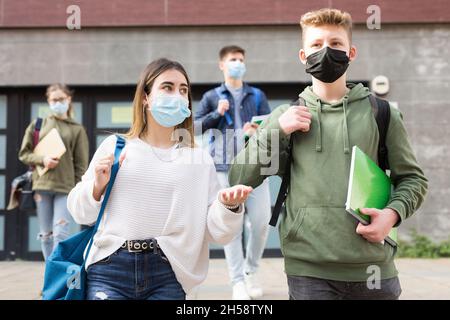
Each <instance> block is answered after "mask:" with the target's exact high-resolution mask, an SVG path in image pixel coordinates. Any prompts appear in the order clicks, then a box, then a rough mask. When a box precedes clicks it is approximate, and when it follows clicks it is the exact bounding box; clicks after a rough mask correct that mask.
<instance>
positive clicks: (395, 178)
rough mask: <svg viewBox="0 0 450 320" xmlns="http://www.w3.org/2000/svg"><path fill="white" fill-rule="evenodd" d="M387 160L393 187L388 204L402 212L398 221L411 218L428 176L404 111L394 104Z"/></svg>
mask: <svg viewBox="0 0 450 320" xmlns="http://www.w3.org/2000/svg"><path fill="white" fill-rule="evenodd" d="M386 146H387V148H388V160H389V167H390V170H391V179H392V182H393V184H394V191H393V193H392V195H391V199H390V201H389V203H388V205H387V207H388V208H391V209H394V210H395V211H397V213H398V214H399V216H400V220H399V221H398V223H397V225H396V226H398V225H400V224H401V222H402V221H403V220H405V219H407V218H409V217H410V216H411V215H412V214H413V213H414V212H415V211H416V210H417V209H418V208H419V207H420V206H421V205H422V203H423V201H424V199H425V195H426V193H427V189H428V180H427V179H426V178H425V175H424V173H423V171H422V169H421V168H420V166H419V164H418V163H417V160H416V157H415V155H414V151H413V149H412V147H411V144H410V141H409V138H408V135H407V132H406V128H405V125H404V123H403V117H402V115H401V113H400V112H399V111H398V110H397V109H394V108H391V121H390V123H389V128H388V132H387V137H386Z"/></svg>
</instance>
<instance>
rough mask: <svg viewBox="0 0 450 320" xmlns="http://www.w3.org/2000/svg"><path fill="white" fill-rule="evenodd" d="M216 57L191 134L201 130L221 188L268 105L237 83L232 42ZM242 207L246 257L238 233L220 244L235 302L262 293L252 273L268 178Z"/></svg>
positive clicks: (239, 61) (261, 242)
mask: <svg viewBox="0 0 450 320" xmlns="http://www.w3.org/2000/svg"><path fill="white" fill-rule="evenodd" d="M219 58H220V61H219V68H220V70H221V71H222V72H223V76H224V79H225V81H224V83H222V84H221V85H220V86H218V87H216V88H214V89H211V90H209V91H207V92H206V93H205V94H204V95H203V98H202V99H201V101H200V103H199V105H198V107H197V110H196V113H195V118H194V119H195V121H196V122H195V126H196V132H201V133H203V134H204V133H206V135H207V136H208V138H209V151H210V154H211V156H212V157H213V159H214V162H215V165H216V170H217V174H218V178H219V181H220V183H221V185H222V187H229V184H228V170H229V168H230V163H231V161H232V160H233V158H234V156H235V155H236V154H237V153H238V152H239V151H240V150H242V149H243V148H244V145H245V141H246V138H247V137H250V136H251V135H252V134H253V133H254V132H255V131H256V129H257V128H258V125H257V124H256V123H252V117H254V116H261V115H266V114H269V113H270V107H269V104H268V102H267V98H266V96H265V94H264V92H262V91H261V90H260V89H258V88H255V87H252V86H250V85H248V84H247V83H245V82H244V81H243V76H244V74H245V71H246V67H245V63H244V60H245V50H244V49H242V48H241V47H239V46H235V45H231V46H226V47H223V48H222V49H221V50H220V52H219ZM245 209H246V213H247V218H248V222H249V226H250V227H249V236H248V239H249V240H248V243H247V248H246V258H245V259H244V254H243V248H242V232H241V233H239V234H238V235H237V236H236V237H235V238H234V239H233V240H232V241H231V243H230V244H228V245H226V246H225V247H224V250H225V256H226V260H227V264H228V269H229V274H230V278H231V283H232V286H233V296H232V297H233V299H237V300H249V299H250V298H257V297H260V296H262V294H263V291H262V288H261V287H260V285H259V284H258V283H257V280H256V277H255V274H256V271H257V269H258V265H259V261H260V259H261V257H262V254H263V251H264V247H265V243H266V240H267V234H268V221H269V219H270V214H271V203H270V191H269V184H268V181H265V182H264V183H262V184H261V185H260V186H259V187H258V188H256V189H255V190H254V191H253V192H252V194H251V195H250V196H249V198H248V200H247V201H246V203H245ZM242 227H243V226H242Z"/></svg>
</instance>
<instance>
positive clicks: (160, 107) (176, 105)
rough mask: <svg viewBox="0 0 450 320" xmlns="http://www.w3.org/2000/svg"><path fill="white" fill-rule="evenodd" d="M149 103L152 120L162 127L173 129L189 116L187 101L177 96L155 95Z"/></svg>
mask: <svg viewBox="0 0 450 320" xmlns="http://www.w3.org/2000/svg"><path fill="white" fill-rule="evenodd" d="M149 101H151V108H149V110H150V112H151V114H152V116H153V118H154V119H155V120H156V121H157V122H158V123H159V124H160V125H162V126H163V127H167V128H170V127H174V126H176V125H178V124H180V123H182V122H183V121H184V120H185V119H186V118H188V117H190V116H191V110H189V101H188V99H186V98H184V97H182V96H180V95H179V94H166V93H157V94H156V95H155V96H154V97H153V98H151V99H150V98H149Z"/></svg>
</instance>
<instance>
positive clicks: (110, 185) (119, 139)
mask: <svg viewBox="0 0 450 320" xmlns="http://www.w3.org/2000/svg"><path fill="white" fill-rule="evenodd" d="M116 137H117V141H116V147H115V150H114V163H113V165H112V167H111V178H110V179H109V182H108V186H107V187H106V191H105V196H104V197H103V201H102V205H101V208H100V212H99V213H98V217H97V221H96V222H95V225H94V228H93V231H92V236H91V239H90V241H89V244H88V246H87V249H86V255H85V258H86V259H87V257H88V256H89V252H90V251H91V247H92V243H93V242H94V241H93V240H94V235H95V233H96V232H97V230H98V227H99V225H100V222H101V220H102V217H103V214H104V213H105V208H106V204H107V203H108V200H109V196H110V195H111V190H112V188H113V185H114V181H115V180H116V176H117V173H118V172H119V158H120V154H121V153H122V150H123V148H124V147H125V144H126V141H125V139H124V138H123V137H122V136H120V135H116ZM86 259H84V261H83V264H82V267H81V268H83V267H84V265H85V263H86Z"/></svg>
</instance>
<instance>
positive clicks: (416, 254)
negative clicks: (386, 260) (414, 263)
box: [398, 231, 450, 258]
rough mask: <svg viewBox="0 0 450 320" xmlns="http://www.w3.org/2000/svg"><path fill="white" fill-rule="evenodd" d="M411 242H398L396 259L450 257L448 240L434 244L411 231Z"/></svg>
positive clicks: (449, 242)
mask: <svg viewBox="0 0 450 320" xmlns="http://www.w3.org/2000/svg"><path fill="white" fill-rule="evenodd" d="M411 236H412V241H408V242H405V241H399V248H398V257H401V258H448V257H450V239H449V240H447V241H443V242H440V243H435V242H433V241H431V240H430V239H428V238H427V237H426V236H423V235H420V234H418V233H417V231H413V232H412V234H411Z"/></svg>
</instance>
